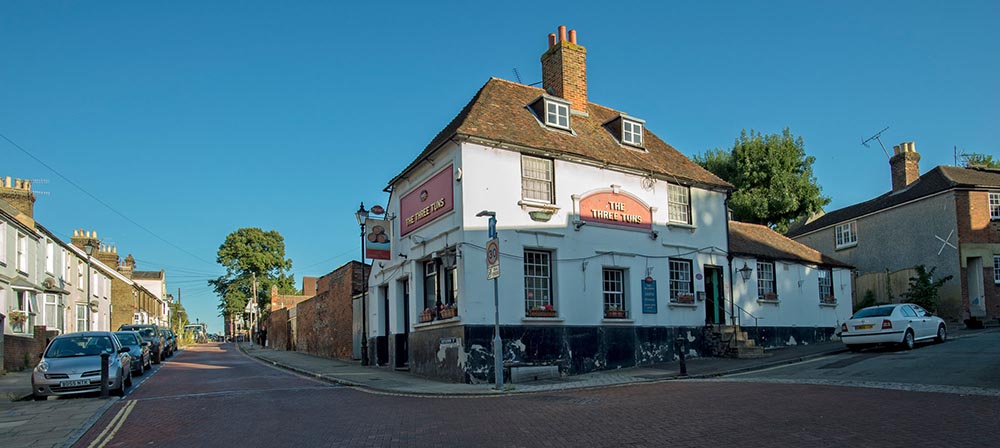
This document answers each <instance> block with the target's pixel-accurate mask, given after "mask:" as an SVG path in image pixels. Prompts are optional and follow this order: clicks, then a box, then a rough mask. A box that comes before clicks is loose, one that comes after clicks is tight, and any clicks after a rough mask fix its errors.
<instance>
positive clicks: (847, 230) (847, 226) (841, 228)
mask: <svg viewBox="0 0 1000 448" xmlns="http://www.w3.org/2000/svg"><path fill="white" fill-rule="evenodd" d="M834 236H835V238H836V243H837V249H841V248H844V247H850V246H854V245H856V244H858V222H857V221H851V222H848V223H844V224H840V225H838V226H837V227H836V228H835V229H834Z"/></svg>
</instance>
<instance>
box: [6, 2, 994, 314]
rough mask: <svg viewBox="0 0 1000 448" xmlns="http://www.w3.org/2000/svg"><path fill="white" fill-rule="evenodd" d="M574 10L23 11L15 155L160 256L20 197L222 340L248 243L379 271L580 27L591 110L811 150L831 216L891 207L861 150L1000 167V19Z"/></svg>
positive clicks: (13, 10) (9, 125)
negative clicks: (105, 249)
mask: <svg viewBox="0 0 1000 448" xmlns="http://www.w3.org/2000/svg"><path fill="white" fill-rule="evenodd" d="M345 4H349V5H350V7H344V6H342V5H345ZM562 5H564V6H559V4H549V5H548V6H545V5H544V4H543V3H539V2H524V3H518V2H500V3H498V2H467V1H456V2H447V3H437V4H432V3H430V2H412V1H407V2H400V3H395V2H385V1H383V2H368V3H367V4H365V2H350V3H344V2H325V1H324V2H320V1H316V2H306V1H297V2H275V1H256V2H252V1H247V2H202V1H177V2H158V3H156V4H151V3H148V2H124V1H123V2H114V1H102V2H78V1H58V2H38V1H10V0H8V1H4V2H3V3H2V4H0V133H2V134H4V135H6V136H7V137H9V138H10V139H12V140H14V141H15V142H17V143H18V144H20V145H21V146H22V147H24V148H25V149H27V150H28V151H30V152H31V153H32V154H33V155H34V156H35V157H37V158H39V159H41V160H42V161H44V162H45V164H47V165H49V166H51V167H53V168H55V170H57V171H59V172H60V173H62V174H63V175H65V176H66V177H68V178H69V179H71V180H72V181H73V182H75V183H76V184H78V185H79V186H81V187H82V188H83V189H84V190H86V191H87V192H89V193H90V194H92V195H94V196H96V197H97V198H99V199H100V200H101V201H103V202H105V203H107V204H110V205H111V206H112V207H113V208H115V209H116V210H118V211H119V212H121V213H122V214H124V215H125V216H127V217H128V219H129V220H132V221H135V222H138V223H140V224H141V225H142V226H143V227H145V228H146V229H149V230H150V231H151V232H152V233H153V234H155V235H156V236H153V235H151V234H150V233H147V232H146V231H145V230H143V229H142V228H140V227H138V226H136V225H135V224H133V223H131V222H129V220H127V219H124V218H122V217H121V216H119V215H118V214H116V213H115V212H113V211H111V210H109V209H108V208H106V207H104V206H103V205H101V204H100V203H99V202H97V201H95V200H94V199H92V198H91V197H90V196H88V195H87V194H86V193H84V192H82V191H81V190H79V189H77V188H76V187H75V186H73V185H72V184H70V183H69V182H67V181H65V180H64V179H63V178H61V177H60V176H59V175H57V174H55V173H54V172H52V171H51V170H49V169H48V168H46V167H45V166H43V165H41V164H39V163H38V162H36V161H35V160H33V159H32V158H30V157H28V156H27V155H25V154H24V153H22V152H21V151H20V150H18V149H16V148H15V147H13V146H11V145H10V144H8V143H7V142H5V141H0V156H2V157H0V160H2V161H3V162H2V165H0V175H5V176H6V175H10V176H14V177H21V178H30V179H48V180H49V181H50V182H49V183H47V184H36V187H35V188H36V190H41V191H45V192H48V193H49V194H47V195H40V196H39V198H38V201H37V202H36V208H35V210H36V211H35V214H36V218H37V219H38V220H39V221H40V222H41V223H43V224H44V225H45V226H47V227H48V228H50V229H52V230H53V231H55V232H56V233H57V234H58V235H61V236H62V237H63V238H66V239H68V238H69V235H70V234H71V232H72V229H75V228H86V229H91V230H97V231H99V232H100V236H102V237H105V238H108V239H109V242H112V243H113V244H116V245H117V246H118V248H119V251H120V252H122V255H125V254H128V253H132V254H134V256H135V257H136V259H137V260H138V268H139V269H142V270H158V269H165V270H166V271H167V279H168V282H169V287H170V289H171V291H173V292H175V293H176V290H177V288H181V290H182V296H183V303H184V305H185V307H186V308H187V309H188V311H189V313H190V314H191V317H192V320H193V319H194V318H196V317H197V318H200V319H201V320H202V321H207V322H209V325H210V331H213V332H214V331H219V330H221V327H222V325H221V319H220V318H218V317H217V312H216V304H217V303H218V299H217V298H216V297H215V296H214V295H213V294H212V293H211V291H210V289H209V288H208V287H207V285H206V280H207V279H209V278H212V277H215V276H218V275H219V274H221V272H222V271H221V269H220V268H219V267H218V266H217V265H216V264H215V263H214V262H215V252H216V250H217V249H218V246H219V244H221V243H222V241H223V240H224V238H225V236H226V234H228V233H229V232H231V231H233V230H235V229H237V228H239V227H250V226H254V227H261V228H264V229H275V230H278V231H279V232H280V233H281V234H282V235H284V237H285V242H286V249H287V256H288V257H289V258H291V259H292V260H293V262H294V269H293V272H294V274H295V276H296V280H297V281H298V282H299V286H301V281H300V280H301V277H302V276H303V275H321V274H324V273H326V272H329V271H331V270H332V269H334V268H336V267H338V266H340V265H342V264H344V263H346V262H348V261H349V260H351V259H357V258H358V257H359V255H358V252H359V251H360V247H359V246H360V243H359V239H358V230H357V224H356V223H355V220H354V216H353V213H354V211H355V210H356V209H357V206H358V202H359V201H362V200H363V201H364V202H365V204H367V205H369V206H370V205H373V204H376V203H378V204H384V203H385V200H386V195H385V194H384V193H382V188H383V187H384V186H385V184H386V182H387V181H388V180H389V179H390V178H392V177H393V176H394V175H395V174H396V173H397V172H398V171H399V170H400V169H402V168H403V167H404V166H405V165H406V164H407V163H408V162H409V161H410V160H411V158H412V157H414V156H415V155H416V154H417V153H418V152H419V151H420V150H421V149H422V148H423V147H424V145H425V144H426V143H427V142H428V141H429V140H430V139H431V138H432V137H433V136H434V135H435V134H436V133H437V132H438V131H439V130H440V129H441V128H442V127H443V126H444V125H445V124H447V123H448V121H449V120H451V118H452V117H454V115H455V114H456V113H457V112H458V111H459V109H460V108H461V107H462V106H463V105H464V104H465V103H466V102H467V101H468V100H469V99H470V98H471V96H472V95H473V94H475V92H476V90H477V89H478V88H479V87H480V86H482V84H484V83H485V82H486V81H487V79H489V77H491V76H494V77H500V78H505V79H514V75H513V71H512V69H513V68H515V67H516V68H517V69H518V70H519V72H520V75H521V78H522V79H523V81H524V82H525V83H534V82H536V81H539V80H540V71H541V70H540V64H539V56H540V55H541V54H542V52H543V51H544V50H545V48H546V35H547V34H548V33H550V32H554V31H555V30H556V27H557V26H558V25H561V24H565V25H567V26H569V28H571V29H576V30H578V33H579V34H578V36H579V42H580V43H581V44H582V45H584V46H586V47H587V51H588V61H587V64H588V70H589V72H588V82H589V94H590V99H591V100H592V101H594V102H596V103H599V104H603V105H605V106H609V107H613V108H616V109H619V110H624V111H627V112H628V113H630V114H631V115H634V116H637V117H640V118H643V119H645V120H646V123H647V125H648V128H649V129H650V130H651V131H653V132H655V133H657V134H658V135H659V136H660V137H661V138H663V139H664V140H666V141H667V142H669V143H671V144H672V145H674V146H675V147H677V148H678V149H679V150H681V152H683V153H685V154H687V155H689V156H690V155H692V154H695V153H699V152H702V151H704V150H706V149H709V148H715V147H726V146H731V145H732V142H733V140H734V138H735V137H736V136H737V135H738V134H739V132H740V130H741V129H744V128H747V129H749V128H754V129H756V130H759V131H763V132H779V131H780V130H781V129H782V128H783V127H785V126H788V127H790V128H791V130H792V132H793V133H795V134H796V135H799V136H802V137H803V138H804V139H805V143H806V148H807V151H808V153H809V154H810V155H812V156H815V157H816V163H815V166H814V168H815V173H816V177H817V178H818V180H819V183H820V184H821V186H822V187H823V191H824V193H825V194H827V195H829V196H830V197H832V198H833V202H832V203H831V204H830V206H829V207H828V209H834V208H839V207H843V206H846V205H850V204H853V203H856V202H859V201H863V200H866V199H868V198H871V197H873V196H875V195H878V194H881V193H883V192H885V191H886V190H888V188H889V185H890V183H889V168H888V163H887V159H886V156H885V155H884V154H883V153H882V150H881V149H879V148H878V147H877V146H875V147H873V148H871V149H868V148H864V147H862V146H861V145H860V141H861V140H862V138H865V137H868V136H871V135H872V134H874V133H875V132H876V131H878V130H880V129H882V128H883V127H886V126H890V129H889V130H888V131H887V132H886V133H885V134H884V140H883V142H884V143H886V145H887V146H889V147H890V148H889V149H890V151H891V145H892V144H897V143H899V142H902V141H909V140H912V141H915V142H916V143H917V151H919V152H920V153H921V155H922V160H921V163H920V166H921V171H922V172H923V171H926V170H928V169H929V168H931V167H933V166H936V165H941V164H951V163H952V154H953V148H954V147H955V146H957V147H958V148H959V149H962V150H966V151H976V152H984V153H990V154H993V155H994V156H997V155H998V145H997V143H996V141H997V140H998V136H997V135H996V130H997V128H998V125H997V123H1000V107H998V104H1000V93H998V92H1000V85H998V80H1000V26H997V24H998V23H1000V6H998V5H1000V3H998V2H996V1H995V0H994V1H975V2H973V1H962V2H937V1H933V2H931V1H928V2H912V1H899V2H881V1H875V2H873V1H845V2H801V1H789V2H745V1H738V2H683V3H681V2H656V3H654V4H652V5H642V4H639V3H634V4H629V3H608V2H606V1H601V2H583V1H574V2H563V3H562ZM161 239H162V240H161ZM163 240H166V241H169V242H170V244H168V243H166V242H164V241H163ZM174 246H179V247H182V248H184V250H183V251H182V250H178V249H177V248H175V247H174Z"/></svg>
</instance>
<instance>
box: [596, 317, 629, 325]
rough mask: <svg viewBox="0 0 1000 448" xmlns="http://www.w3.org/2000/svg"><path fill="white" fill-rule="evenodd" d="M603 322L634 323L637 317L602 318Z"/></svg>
mask: <svg viewBox="0 0 1000 448" xmlns="http://www.w3.org/2000/svg"><path fill="white" fill-rule="evenodd" d="M601 323H603V324H622V325H632V324H634V323H635V319H608V318H604V319H601Z"/></svg>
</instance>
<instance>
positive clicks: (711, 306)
mask: <svg viewBox="0 0 1000 448" xmlns="http://www.w3.org/2000/svg"><path fill="white" fill-rule="evenodd" d="M724 283H725V282H724V281H723V277H722V267H721V266H705V323H706V324H709V325H716V324H719V325H722V324H725V323H726V296H725V294H724V291H725V289H724V288H723V284H724Z"/></svg>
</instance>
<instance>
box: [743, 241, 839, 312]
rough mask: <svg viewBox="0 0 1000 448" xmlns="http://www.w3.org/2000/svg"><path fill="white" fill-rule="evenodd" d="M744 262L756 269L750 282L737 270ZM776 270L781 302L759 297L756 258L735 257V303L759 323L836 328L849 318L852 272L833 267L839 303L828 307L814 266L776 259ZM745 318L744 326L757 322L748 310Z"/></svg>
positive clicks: (834, 283)
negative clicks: (822, 299) (768, 300)
mask: <svg viewBox="0 0 1000 448" xmlns="http://www.w3.org/2000/svg"><path fill="white" fill-rule="evenodd" d="M744 263H746V265H747V266H748V267H750V268H751V269H753V273H751V274H750V279H749V280H747V281H743V278H742V277H740V274H739V273H738V272H737V270H738V269H740V268H742V267H743V264H744ZM786 269H787V270H786ZM774 270H775V281H776V286H777V293H778V302H777V303H770V302H767V301H760V300H758V296H757V260H756V259H753V258H741V257H736V258H734V259H733V273H734V275H735V276H736V277H737V280H736V281H735V282H733V295H734V297H736V305H738V306H740V307H742V308H743V309H744V310H746V312H747V313H749V314H752V315H754V316H756V317H757V318H758V324H759V325H760V326H762V327H764V326H767V327H796V326H797V327H837V326H839V325H840V323H841V322H843V321H845V320H847V319H848V318H850V316H851V312H852V310H851V303H852V298H851V271H849V270H847V269H834V270H833V294H834V297H836V298H837V304H836V306H826V305H821V304H820V297H819V276H818V273H817V269H816V268H815V267H810V266H805V265H802V264H798V263H791V262H784V261H775V262H774ZM800 281H801V286H800V284H799V282H800ZM742 320H743V325H744V326H747V327H750V326H753V325H754V319H753V318H751V317H750V316H749V315H748V314H746V313H744V314H743V316H742Z"/></svg>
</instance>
